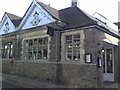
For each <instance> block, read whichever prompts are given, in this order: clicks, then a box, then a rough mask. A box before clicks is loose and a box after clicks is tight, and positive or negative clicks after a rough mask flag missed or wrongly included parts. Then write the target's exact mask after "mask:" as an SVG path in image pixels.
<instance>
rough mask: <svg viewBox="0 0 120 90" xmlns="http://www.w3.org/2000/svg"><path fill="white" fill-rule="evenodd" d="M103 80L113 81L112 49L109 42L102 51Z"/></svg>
mask: <svg viewBox="0 0 120 90" xmlns="http://www.w3.org/2000/svg"><path fill="white" fill-rule="evenodd" d="M103 80H104V81H110V82H114V50H113V45H110V44H109V45H107V46H106V47H105V51H104V53H103Z"/></svg>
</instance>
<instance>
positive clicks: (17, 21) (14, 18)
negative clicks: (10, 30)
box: [6, 12, 22, 27]
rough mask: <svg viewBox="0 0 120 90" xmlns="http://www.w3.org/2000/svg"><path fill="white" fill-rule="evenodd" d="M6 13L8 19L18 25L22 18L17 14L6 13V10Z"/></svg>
mask: <svg viewBox="0 0 120 90" xmlns="http://www.w3.org/2000/svg"><path fill="white" fill-rule="evenodd" d="M6 14H7V15H8V17H9V18H10V20H11V21H12V23H13V24H14V25H15V27H17V26H19V24H20V22H21V20H22V18H21V17H19V16H16V15H14V14H11V13H8V12H6Z"/></svg>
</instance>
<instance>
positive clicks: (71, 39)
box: [65, 34, 80, 61]
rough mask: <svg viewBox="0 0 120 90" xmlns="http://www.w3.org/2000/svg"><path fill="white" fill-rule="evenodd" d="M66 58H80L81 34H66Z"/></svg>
mask: <svg viewBox="0 0 120 90" xmlns="http://www.w3.org/2000/svg"><path fill="white" fill-rule="evenodd" d="M65 48H66V49H65V56H66V60H76V61H77V60H80V34H74V35H67V36H65Z"/></svg>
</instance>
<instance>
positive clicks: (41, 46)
mask: <svg viewBox="0 0 120 90" xmlns="http://www.w3.org/2000/svg"><path fill="white" fill-rule="evenodd" d="M24 46H25V47H24V48H25V59H41V60H46V59H47V58H48V38H47V37H46V38H38V39H31V40H25V45H24Z"/></svg>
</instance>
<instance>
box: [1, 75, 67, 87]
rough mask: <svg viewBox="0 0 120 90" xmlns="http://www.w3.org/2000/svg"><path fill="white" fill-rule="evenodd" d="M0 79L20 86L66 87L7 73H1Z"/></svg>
mask: <svg viewBox="0 0 120 90" xmlns="http://www.w3.org/2000/svg"><path fill="white" fill-rule="evenodd" d="M2 79H3V81H4V82H6V83H10V84H13V85H16V86H19V87H21V88H66V87H65V86H63V85H56V84H53V83H50V82H41V81H38V80H34V79H29V78H24V77H18V76H15V75H8V74H3V75H2Z"/></svg>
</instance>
